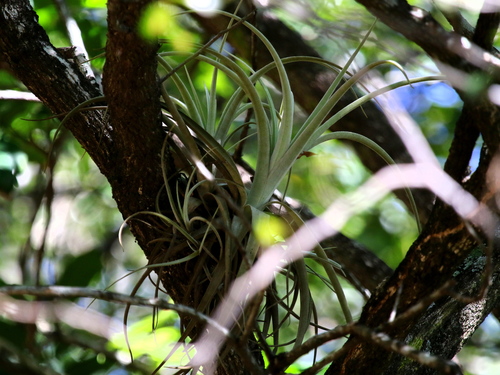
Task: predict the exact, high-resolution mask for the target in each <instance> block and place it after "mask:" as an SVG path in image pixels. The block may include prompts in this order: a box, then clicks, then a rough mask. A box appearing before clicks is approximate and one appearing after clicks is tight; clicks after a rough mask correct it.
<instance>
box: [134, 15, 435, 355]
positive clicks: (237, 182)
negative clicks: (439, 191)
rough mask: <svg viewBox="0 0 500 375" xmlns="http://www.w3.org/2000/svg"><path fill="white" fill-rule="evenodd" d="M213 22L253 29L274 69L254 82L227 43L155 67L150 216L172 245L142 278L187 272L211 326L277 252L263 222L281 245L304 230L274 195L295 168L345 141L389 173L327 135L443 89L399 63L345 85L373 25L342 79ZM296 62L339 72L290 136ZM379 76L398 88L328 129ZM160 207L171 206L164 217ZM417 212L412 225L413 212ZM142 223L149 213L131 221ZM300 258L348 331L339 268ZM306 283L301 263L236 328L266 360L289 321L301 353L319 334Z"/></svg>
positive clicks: (345, 135) (254, 74)
mask: <svg viewBox="0 0 500 375" xmlns="http://www.w3.org/2000/svg"><path fill="white" fill-rule="evenodd" d="M220 13H221V14H223V15H225V16H227V17H228V19H229V26H228V30H229V29H231V27H232V26H234V24H238V26H239V27H247V28H249V29H250V30H251V32H252V33H253V34H254V35H255V37H257V38H258V39H259V40H260V41H261V42H262V43H263V44H264V45H265V46H266V47H267V49H268V51H269V53H270V54H271V56H272V59H273V62H272V63H271V64H268V65H267V66H265V67H263V68H261V69H259V70H256V71H254V70H253V69H252V67H251V66H249V65H248V64H247V63H245V62H244V61H243V60H241V59H239V58H237V57H236V56H233V55H232V54H231V53H230V51H227V50H224V47H225V43H224V41H223V42H222V43H221V44H220V48H218V49H216V48H209V47H208V46H207V45H205V46H198V50H197V52H195V53H186V52H172V51H171V52H162V53H160V54H159V55H158V62H159V66H160V71H159V74H160V77H162V87H161V97H162V107H163V124H164V126H165V129H166V138H165V144H164V154H163V155H162V158H163V161H164V189H163V190H162V191H160V192H159V193H158V200H157V201H158V205H157V212H149V213H146V214H149V215H154V216H156V217H157V218H158V219H159V226H158V228H157V229H158V231H159V232H161V235H160V236H159V237H158V240H157V241H158V243H159V244H164V243H167V244H168V251H167V252H161V251H158V253H156V254H154V255H153V256H152V257H151V258H150V262H149V265H148V269H149V270H151V268H159V272H166V271H165V270H166V269H167V267H168V266H170V265H173V264H182V263H184V262H189V267H191V269H192V270H193V272H192V275H193V277H192V280H191V281H190V287H189V288H188V289H187V290H185V291H184V298H185V301H184V302H185V303H186V304H188V305H191V306H194V307H196V309H197V310H198V311H200V312H202V313H206V314H210V313H211V312H212V311H213V309H214V307H215V305H216V304H217V303H218V302H219V301H221V300H222V298H224V295H225V292H226V291H227V290H228V288H229V286H230V285H231V283H232V281H233V280H235V279H236V277H238V276H239V275H242V274H243V273H244V272H245V271H247V270H248V269H249V268H250V267H251V265H252V264H253V262H254V261H255V259H256V258H258V257H259V254H260V252H261V251H265V250H264V248H265V246H266V245H271V244H272V241H271V242H266V241H264V242H262V241H261V240H259V238H260V237H259V234H258V233H257V232H256V229H255V228H257V227H258V225H259V222H261V223H262V222H265V223H270V221H271V220H274V219H273V218H274V217H275V216H279V217H280V220H281V222H280V223H281V226H280V225H278V227H280V228H282V232H281V233H273V234H271V236H273V235H274V238H276V237H277V235H278V236H281V237H283V236H286V233H292V232H293V231H295V230H297V229H298V228H299V227H301V226H302V225H304V223H303V222H302V220H301V219H300V216H299V215H298V214H297V213H296V212H295V211H294V210H293V208H292V207H291V206H290V205H288V204H287V200H286V198H285V197H284V194H283V193H280V192H278V190H277V189H278V187H279V185H280V183H282V181H283V179H284V178H285V177H286V176H287V174H288V173H289V172H290V170H291V168H292V167H293V165H294V163H295V161H296V160H297V159H298V158H300V157H301V156H302V155H303V154H304V153H305V152H308V151H309V150H310V149H312V148H313V147H315V146H316V145H318V144H320V143H322V142H326V141H328V140H331V139H348V140H350V141H355V142H360V143H362V144H364V145H365V146H366V147H369V148H371V149H373V150H374V151H375V152H377V153H378V154H379V155H380V157H382V158H384V160H386V161H387V163H389V164H391V163H394V162H393V161H392V159H391V158H390V156H389V155H388V154H387V153H386V152H385V151H384V150H383V149H382V148H380V147H379V146H378V145H377V144H376V143H375V142H373V141H372V140H370V139H367V138H366V137H363V136H361V135H358V134H355V133H350V132H333V133H330V132H328V129H329V127H330V126H331V125H332V124H333V123H335V122H336V121H338V120H339V119H340V118H342V116H344V115H346V114H347V113H348V112H350V111H352V110H354V109H355V108H358V107H360V106H362V105H363V103H365V102H367V101H368V100H371V99H373V98H375V97H376V96H378V95H380V94H383V93H384V92H387V91H389V90H392V89H395V88H398V87H401V86H404V85H411V84H412V83H416V82H422V81H429V80H436V79H441V77H424V78H417V79H409V78H408V77H406V74H405V73H404V71H403V69H402V68H401V67H400V66H399V65H398V64H397V63H396V62H394V61H378V62H375V63H372V64H369V65H368V66H366V67H365V68H363V69H361V70H360V71H358V72H356V73H355V74H350V73H349V72H348V69H349V68H350V65H351V63H352V62H353V60H354V58H355V57H356V54H357V53H358V52H359V50H360V49H361V48H362V46H363V44H364V43H365V41H366V40H367V38H368V35H369V34H370V32H371V30H372V28H373V26H374V25H375V23H374V24H373V26H372V28H371V29H370V30H369V31H368V32H367V34H366V36H365V38H364V39H363V40H362V41H361V43H360V44H359V46H358V48H357V49H356V50H355V51H354V53H353V54H352V56H351V57H350V59H349V60H348V62H347V63H346V64H345V66H343V67H337V66H335V65H333V64H331V63H329V62H327V61H324V60H321V59H317V58H311V57H289V58H284V59H282V58H280V57H279V55H278V53H277V52H276V50H275V49H274V47H273V46H272V44H271V43H270V42H269V41H268V40H267V39H266V38H265V36H264V35H263V34H262V33H261V32H260V31H259V30H258V29H257V28H255V27H254V26H253V25H252V24H251V23H249V22H247V21H245V20H242V19H240V18H238V17H236V16H234V15H233V14H229V13H225V12H220ZM174 56H175V57H179V56H184V57H185V58H186V61H187V62H189V63H191V62H193V63H196V64H208V65H209V66H211V67H213V75H212V80H211V84H210V86H209V87H208V88H206V89H205V92H204V94H202V95H200V93H199V91H198V89H197V88H195V85H194V83H193V81H192V79H191V77H190V71H189V69H188V64H187V63H181V64H180V65H178V62H176V61H178V60H175V59H173V57H174ZM299 61H301V62H310V63H319V64H323V65H326V66H328V67H330V68H331V69H334V70H335V71H336V76H337V78H336V79H335V81H334V82H333V84H332V85H331V87H330V88H329V90H328V91H327V92H326V93H325V95H324V97H323V98H322V100H321V101H320V102H319V104H318V106H317V107H316V109H315V110H314V111H312V113H311V114H310V115H309V116H308V117H307V118H306V120H305V121H303V122H302V124H301V125H300V126H298V127H296V126H295V118H294V117H295V112H296V108H295V104H294V98H293V94H292V91H291V88H290V83H289V80H288V76H287V72H286V68H285V65H286V64H290V63H294V62H299ZM381 64H392V65H393V66H395V67H397V68H398V69H400V70H401V71H402V73H403V74H404V76H405V79H404V80H402V81H401V82H398V83H395V84H392V85H389V86H387V87H384V88H382V89H379V90H376V91H374V92H371V93H367V94H365V95H363V96H361V97H360V98H359V99H357V100H355V101H354V102H352V103H351V104H350V105H348V106H346V107H345V108H343V109H342V110H341V111H339V112H338V113H337V114H336V115H334V116H333V117H331V118H330V119H328V120H325V119H326V118H327V115H328V114H329V113H330V111H331V110H332V108H333V107H334V106H335V105H336V104H337V103H338V101H339V99H340V98H341V97H342V95H344V94H345V93H346V92H347V91H348V90H350V89H352V87H353V86H354V85H355V84H357V83H358V82H359V81H360V79H361V78H362V77H363V76H364V75H365V74H366V73H367V72H369V71H370V70H372V69H374V68H376V67H377V66H379V65H381ZM271 69H276V70H277V71H278V73H279V77H280V83H281V86H280V87H279V89H280V92H281V95H282V96H281V100H280V103H279V106H275V104H274V97H273V94H272V93H271V91H270V88H269V87H268V86H267V84H266V83H265V82H264V81H263V78H264V77H265V75H266V73H268V72H269V71H270V70H271ZM221 75H224V76H225V77H226V79H228V80H229V81H231V82H232V83H233V84H234V87H235V89H234V92H233V93H232V94H231V95H230V96H229V97H228V98H227V99H226V100H224V101H223V102H222V103H221V102H220V100H219V99H218V95H217V80H218V78H219V77H220V76H221ZM248 129H250V131H249V132H248ZM238 136H239V139H238ZM249 138H251V139H255V142H256V147H255V152H254V153H252V152H251V151H246V152H244V153H243V157H241V155H240V153H239V152H237V151H236V150H241V149H243V146H244V143H245V142H246V141H247V140H248V139H249ZM245 160H253V161H254V163H253V165H252V166H249V165H248V164H247V163H246V162H245ZM167 163H174V164H175V168H176V170H177V172H176V173H175V175H168V173H167V167H166V165H167ZM165 197H166V199H163V198H165ZM410 201H411V199H410ZM161 202H168V205H167V206H165V204H164V203H161ZM414 212H415V214H416V209H414ZM142 214H145V213H144V212H142V213H137V214H136V215H134V216H137V217H139V216H140V215H142ZM417 222H418V218H417ZM269 225H270V224H269ZM160 248H161V247H160V246H159V247H158V249H160ZM310 250H312V251H310ZM304 257H307V258H310V259H312V260H314V261H316V262H317V264H318V265H319V266H321V267H322V268H323V269H324V272H325V273H326V276H327V277H326V278H325V277H321V280H323V281H324V282H325V283H326V284H327V285H329V286H330V287H331V288H332V289H333V290H334V291H335V293H336V294H337V297H338V300H339V302H340V306H341V309H342V311H343V314H344V317H345V321H346V322H348V323H350V322H352V316H351V312H350V310H349V306H348V303H347V300H346V297H345V295H344V292H343V290H342V287H341V285H340V283H339V281H338V279H337V272H342V271H341V268H340V266H339V265H338V264H336V263H335V261H334V260H332V259H329V258H328V257H327V255H326V253H325V251H324V249H323V248H322V247H321V246H320V245H319V244H317V246H316V247H315V248H314V249H305V250H304ZM308 274H312V275H316V276H318V277H320V276H319V275H318V274H317V273H316V272H315V271H313V270H312V269H311V268H310V267H309V266H308V265H307V264H306V262H305V260H304V259H299V260H296V261H295V262H293V263H292V264H291V265H289V266H286V267H284V268H283V269H281V270H277V276H276V281H275V282H274V283H273V284H272V285H271V286H270V287H268V288H267V290H266V291H265V293H264V292H263V293H261V294H260V296H258V297H257V299H256V301H254V303H252V304H250V305H249V306H250V307H249V308H248V309H247V311H246V312H245V314H244V318H243V319H242V320H239V322H238V325H237V330H238V331H239V332H238V335H243V336H244V337H248V336H252V335H255V339H256V340H257V341H258V343H259V345H260V347H261V350H263V351H264V353H266V352H269V353H270V352H276V351H277V350H278V347H279V345H281V344H282V343H281V342H280V336H279V334H280V328H281V326H282V325H283V324H284V323H285V322H286V321H287V319H290V318H295V319H296V320H297V331H296V337H295V339H294V340H293V343H294V345H295V346H298V345H300V344H301V343H302V342H303V340H304V338H305V337H306V333H307V331H308V330H309V329H310V327H314V328H315V329H316V330H317V329H318V327H319V325H318V322H317V321H315V316H316V313H315V304H314V299H313V298H312V295H311V291H310V288H309V286H308V277H309V276H308ZM278 284H279V285H280V286H279V287H277V285H278ZM282 287H283V288H282ZM263 299H264V300H263ZM297 309H299V310H298V311H297ZM256 322H258V324H256ZM194 328H195V325H194V323H193V322H192V321H186V322H184V325H183V338H185V337H187V336H191V337H196V336H197V332H195V331H193V330H194ZM269 337H272V343H271V344H268V342H267V339H268V338H269Z"/></svg>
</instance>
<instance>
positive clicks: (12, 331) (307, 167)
mask: <svg viewBox="0 0 500 375" xmlns="http://www.w3.org/2000/svg"><path fill="white" fill-rule="evenodd" d="M293 3H294V2H283V4H282V6H279V7H276V9H275V10H274V11H275V13H276V14H277V15H278V16H279V17H281V18H282V19H283V20H284V21H285V22H286V23H287V24H288V25H290V26H291V27H293V28H294V29H296V30H297V31H299V32H300V33H301V34H302V35H303V36H304V37H305V38H306V39H307V40H308V41H309V42H310V43H311V45H313V46H314V47H315V48H316V49H317V50H318V51H319V52H320V53H321V54H322V55H323V57H325V58H326V59H329V60H331V61H333V62H335V63H337V64H342V63H343V62H345V61H346V60H347V58H348V56H349V55H350V53H351V52H352V51H353V50H354V49H355V48H356V46H357V44H358V43H359V40H360V38H361V35H362V34H364V32H365V30H367V29H368V28H369V24H370V23H371V22H372V21H371V18H370V17H369V16H368V15H367V14H366V12H365V11H364V9H363V8H362V7H360V6H358V5H356V4H355V3H354V2H351V1H340V0H339V1H333V0H331V1H320V0H316V1H313V2H310V3H311V4H310V8H309V9H310V12H311V13H309V14H305V15H304V17H301V16H300V15H299V16H297V14H296V13H291V12H290V11H289V10H290V7H291V6H292V5H293ZM67 4H68V6H69V9H70V11H71V14H72V16H73V17H74V18H75V19H76V21H77V23H78V25H79V27H80V28H81V31H82V34H83V39H84V41H85V44H86V47H87V50H88V51H89V53H90V54H91V56H92V57H96V58H95V59H93V60H92V66H93V68H94V69H95V70H96V71H97V72H99V71H100V70H101V69H102V65H103V62H104V60H103V57H102V56H101V54H102V53H103V50H104V46H105V43H106V19H105V17H106V10H105V1H101V0H68V1H67ZM34 6H35V9H36V11H37V13H38V15H39V17H40V23H41V25H42V26H43V27H44V28H45V30H46V31H47V32H48V34H49V37H50V39H51V41H52V43H53V44H54V45H55V46H56V47H66V46H69V45H70V43H69V40H68V38H67V35H66V32H65V29H64V25H63V23H62V21H61V19H60V17H58V16H56V15H57V14H58V11H57V9H56V6H55V4H54V2H52V1H49V0H37V1H34ZM176 21H177V22H178V23H177V24H173V25H174V26H172V27H171V28H168V29H167V30H160V31H161V32H163V31H166V32H167V34H166V35H164V37H165V38H167V39H168V38H169V37H172V33H174V34H173V35H175V38H174V39H175V40H174V41H176V43H171V42H173V41H172V40H167V43H165V44H164V45H163V47H162V49H163V50H170V49H172V48H179V45H180V46H181V47H180V48H189V46H190V45H192V43H193V42H204V41H205V38H206V36H204V35H203V34H200V33H199V30H198V29H197V28H196V27H195V25H194V24H193V23H192V22H191V21H190V20H189V19H188V18H187V17H185V16H183V17H177V18H176ZM169 33H170V34H169ZM182 39H185V41H186V44H182V43H180V42H182ZM186 46H187V47H186ZM191 48H192V47H191ZM387 58H389V59H397V61H398V62H399V63H401V64H402V65H403V66H404V68H405V70H406V72H407V73H408V75H409V76H410V77H412V76H420V75H427V74H434V73H435V71H436V69H435V67H434V65H433V63H432V62H431V61H429V60H428V59H427V58H426V57H425V56H423V55H422V54H421V53H420V52H419V51H417V50H415V49H414V47H413V46H412V45H410V44H409V43H408V42H407V41H406V40H405V39H403V38H402V37H401V36H399V35H396V34H395V33H393V32H391V31H390V30H388V29H387V28H386V27H385V26H383V25H381V24H379V25H377V26H376V29H375V31H374V33H373V34H372V36H371V37H370V39H369V41H368V43H367V44H366V45H365V46H364V47H363V49H362V51H361V53H360V55H359V56H358V58H357V60H356V63H357V64H358V67H362V66H363V65H364V64H365V63H370V62H373V61H377V60H382V59H387ZM190 70H191V75H192V76H193V77H195V80H194V82H193V83H194V85H195V87H196V88H197V89H198V90H199V91H200V96H202V95H203V93H204V90H205V87H206V86H209V84H210V81H211V76H212V70H211V69H209V68H208V67H207V66H206V65H204V64H195V65H193V66H190ZM394 74H395V73H394V70H393V68H391V67H390V66H387V67H382V68H381V69H379V70H378V73H377V74H376V75H375V78H377V79H384V80H387V81H392V80H393V76H394ZM399 78H400V77H399ZM218 85H219V86H218V88H217V89H218V94H219V95H220V96H221V98H224V97H226V96H227V95H228V94H229V93H231V92H232V90H234V87H232V86H231V84H230V82H229V81H228V80H224V79H219V81H218ZM0 90H20V91H24V90H25V88H24V87H23V86H22V84H21V83H20V82H19V81H17V80H16V78H15V77H13V76H11V75H10V74H9V73H8V71H7V70H0ZM445 90H446V89H445ZM443 92H444V91H443ZM398 93H399V95H400V97H401V100H402V101H403V103H412V104H411V105H410V104H408V109H409V110H410V111H411V114H412V116H413V117H414V119H415V121H416V122H417V123H418V124H419V125H420V126H421V127H422V130H423V132H424V134H425V135H426V136H427V137H428V139H429V142H430V143H431V146H432V147H433V149H434V151H435V153H436V155H437V156H438V157H439V158H441V159H442V160H444V158H445V157H446V155H447V151H448V147H449V144H450V139H451V135H452V124H453V123H454V120H455V119H456V117H457V115H458V113H459V109H460V106H461V103H460V102H459V100H458V99H457V98H456V96H454V94H453V92H452V91H451V90H450V91H446V92H445V93H444V94H440V95H438V96H439V97H438V98H436V97H435V95H434V96H433V94H432V89H431V88H430V87H429V85H428V84H422V85H421V86H417V87H415V88H413V89H411V88H405V89H400V90H399V91H398ZM276 95H278V94H276ZM444 96H446V97H448V98H449V100H447V101H445V102H443V100H439V99H442V98H443V97H444ZM51 115H52V114H51V113H49V112H48V110H47V109H45V108H44V107H43V105H41V104H39V103H36V102H28V101H13V100H2V101H0V194H1V198H0V229H1V230H0V251H1V261H0V285H6V284H25V285H33V284H35V283H37V282H39V283H40V284H41V285H54V284H56V285H69V286H88V287H94V288H101V289H103V288H107V287H109V286H110V285H112V284H113V283H114V282H115V281H117V280H119V281H118V282H117V283H115V284H113V286H112V289H113V290H116V291H120V292H124V293H129V292H130V291H131V290H132V288H133V285H134V284H135V282H136V281H137V278H138V276H137V274H135V273H132V274H129V271H130V270H133V269H137V268H139V267H141V266H143V265H144V264H145V263H146V260H145V258H144V256H143V254H142V251H141V250H140V249H139V248H138V246H137V245H136V244H135V243H134V240H133V238H132V237H131V235H129V234H128V233H126V232H125V234H124V237H123V241H122V244H120V243H119V241H118V230H119V228H120V226H121V225H122V223H123V218H122V217H121V215H120V214H119V212H118V211H117V209H116V205H115V203H114V201H113V199H112V196H111V192H110V189H109V186H108V184H107V182H106V180H105V178H104V177H103V176H102V175H101V174H100V172H99V171H98V170H97V168H96V167H95V165H94V164H93V162H92V161H91V160H90V158H89V157H88V155H86V154H85V152H84V151H83V150H82V148H81V147H80V146H79V144H78V143H77V142H76V141H75V140H74V139H73V138H72V137H71V135H70V134H69V133H68V132H66V131H64V130H62V131H61V133H59V135H58V138H57V139H56V138H55V136H56V134H57V129H58V126H59V125H58V124H59V122H58V121H57V120H55V119H47V118H49V117H50V116H51ZM252 144H255V140H250V141H249V143H248V144H247V147H249V146H250V145H252ZM51 145H54V146H53V149H52V151H50V150H51V147H52V146H51ZM313 151H314V155H312V156H310V157H302V158H300V159H299V160H298V161H297V162H296V164H295V166H294V168H293V170H292V173H291V174H290V176H289V180H288V181H283V183H282V190H286V192H287V193H288V194H289V195H290V196H291V197H294V198H296V199H298V200H299V201H301V202H303V203H305V204H306V205H308V206H309V207H310V208H311V209H312V210H313V211H314V212H315V213H316V214H319V213H321V212H322V211H323V210H324V209H325V208H326V207H328V205H329V204H330V203H331V202H332V201H333V200H334V199H335V198H337V197H339V196H340V195H341V194H343V193H346V192H349V191H352V190H354V189H355V188H356V187H358V186H359V185H360V184H362V183H363V181H365V180H366V179H367V178H368V176H369V173H368V172H367V170H366V169H365V168H364V167H363V165H362V164H361V162H360V161H359V160H358V159H357V157H356V155H355V154H354V153H353V151H352V150H351V149H350V148H349V147H348V146H346V145H345V144H343V143H342V142H340V141H332V142H329V143H327V144H323V145H321V146H318V147H317V148H315V149H314V150H313ZM50 152H52V154H50ZM50 157H52V158H53V159H52V160H53V168H52V166H51V164H52V161H51V159H49V158H50ZM248 161H249V162H250V163H252V162H253V161H252V160H248ZM344 233H345V234H346V235H348V236H350V237H353V238H356V239H358V240H359V241H360V242H362V243H364V244H365V245H366V246H368V247H369V248H370V249H371V250H373V251H374V252H375V253H376V254H377V255H378V256H379V257H381V258H382V259H383V260H385V261H386V262H387V263H388V264H389V265H390V266H392V267H394V266H396V265H397V264H398V263H399V262H400V261H401V259H402V258H403V257H404V254H405V251H406V249H408V247H409V245H410V244H411V243H412V241H413V240H414V239H415V237H416V235H417V229H416V225H415V224H414V221H413V219H412V217H411V215H410V214H408V212H407V210H406V208H405V207H404V205H403V204H402V203H401V202H400V201H399V200H398V199H396V198H395V197H394V196H389V197H387V198H386V199H384V200H383V201H382V202H380V203H379V204H377V205H376V206H374V207H372V208H371V209H370V210H369V211H368V212H365V213H364V214H363V215H360V216H357V217H354V218H352V219H351V220H350V221H349V223H348V224H347V225H346V227H345V228H344ZM42 252H43V258H41V262H42V263H41V265H40V271H41V272H40V276H39V279H38V280H37V277H36V272H37V271H36V270H37V265H36V259H37V254H41V253H42ZM125 275H127V276H126V277H124V276H125ZM312 282H313V287H314V288H316V289H317V290H316V291H315V292H316V293H321V288H324V285H323V284H320V283H318V282H316V284H314V281H312ZM345 287H346V289H347V291H348V292H347V293H348V300H349V301H350V303H352V305H353V306H352V307H353V311H355V313H356V314H358V313H359V311H360V309H361V307H362V304H363V300H362V298H361V297H360V296H359V295H358V294H357V293H356V292H355V291H354V290H352V289H349V286H348V285H347V284H346V285H345ZM139 294H140V295H144V296H148V295H152V294H153V286H152V285H151V284H148V285H144V286H143V287H142V288H141V290H140V293H139ZM328 302H329V301H328ZM78 303H79V304H80V305H81V306H88V305H89V303H90V301H88V300H81V301H78ZM91 308H93V309H97V310H98V311H101V312H103V313H104V314H107V315H109V316H112V317H115V318H116V319H119V320H120V319H121V318H122V315H123V309H122V308H121V307H119V306H116V305H113V304H109V303H106V302H98V301H96V302H93V304H92V305H91ZM318 310H320V311H321V307H320V308H319V309H318ZM321 319H322V320H325V321H328V320H335V319H341V313H340V311H334V312H332V311H330V315H328V316H326V315H325V316H322V317H321ZM129 322H130V323H129V325H130V329H129V331H128V334H129V341H130V344H131V347H132V350H133V352H134V356H135V357H136V358H139V359H141V361H140V363H141V364H143V365H144V366H143V367H139V368H131V367H127V366H126V363H127V361H128V354H127V352H128V351H127V345H126V343H125V341H124V338H123V337H122V336H119V335H118V336H116V337H115V338H113V339H112V340H111V341H110V342H108V343H104V342H102V341H100V340H98V339H97V338H91V337H90V336H89V334H88V333H86V332H83V331H82V332H76V334H75V333H74V332H72V331H71V328H70V327H64V326H63V327H52V328H51V329H50V330H49V331H50V332H52V333H54V332H58V331H60V332H62V334H64V335H66V336H72V335H75V336H74V337H75V338H77V339H78V340H77V342H79V343H80V344H75V343H73V344H74V345H68V343H64V342H63V341H62V340H58V339H57V338H54V336H51V335H42V334H38V335H36V337H35V338H34V339H35V344H36V345H38V347H40V348H42V353H41V358H43V361H45V363H46V364H48V365H50V366H52V368H54V369H55V370H56V371H60V372H62V373H68V374H80V373H81V374H104V373H113V374H122V373H125V372H123V371H126V372H127V373H141V372H143V371H145V372H147V369H148V368H149V369H150V368H151V367H150V366H154V365H155V364H157V363H159V361H161V360H162V359H163V357H164V356H165V355H166V354H167V350H166V349H165V348H166V346H165V343H166V342H168V341H169V340H170V341H172V340H176V339H177V337H178V330H177V329H176V327H177V323H176V316H175V314H173V313H161V314H160V315H159V316H158V319H157V321H156V323H157V324H156V329H155V330H153V329H152V325H153V324H152V323H153V322H152V318H151V311H150V310H147V309H132V313H131V316H130V318H129ZM484 327H485V330H484V331H479V332H478V333H477V334H476V336H475V337H474V339H473V340H472V343H471V345H469V346H468V348H467V349H466V350H464V351H463V353H462V354H461V357H460V358H461V360H462V361H464V362H467V363H469V364H470V366H469V367H468V368H470V369H474V370H472V371H474V372H473V373H474V374H477V375H479V374H487V373H492V371H494V370H493V369H494V368H496V369H498V368H499V367H500V366H499V365H498V363H496V367H494V366H495V362H498V360H495V359H494V358H495V354H497V353H498V351H499V346H500V341H499V340H498V337H499V336H498V334H497V335H496V336H495V335H492V334H491V332H497V333H498V332H499V328H498V322H497V321H495V320H493V318H491V319H487V320H486V322H485V324H484ZM26 337H27V333H26V327H25V326H22V325H20V324H17V323H13V322H11V321H8V320H5V319H3V318H0V348H1V346H2V345H5V342H8V343H9V345H13V346H15V347H16V348H18V349H19V350H22V349H23V348H24V346H25V343H26ZM89 340H90V341H92V340H96V342H99V343H101V344H102V345H101V346H98V348H97V349H95V348H90V347H85V345H83V344H82V343H86V342H88V341H89ZM335 345H337V343H336V344H335ZM329 349H331V348H329ZM186 358H187V357H186V356H185V355H184V356H183V355H180V354H179V356H178V357H177V358H176V359H175V360H177V361H179V362H178V363H179V364H182V362H183V361H185V360H186ZM307 360H309V359H307ZM477 363H481V366H477V365H476V364H477ZM479 367H481V368H479ZM485 368H486V369H487V370H484V369H485ZM120 369H122V370H123V371H122V372H120V371H121V370H120ZM125 369H126V370H125ZM292 370H293V369H292ZM113 371H116V372H113ZM485 371H486V372H485ZM2 374H6V373H5V372H3V371H2V370H1V369H0V375H2Z"/></svg>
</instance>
